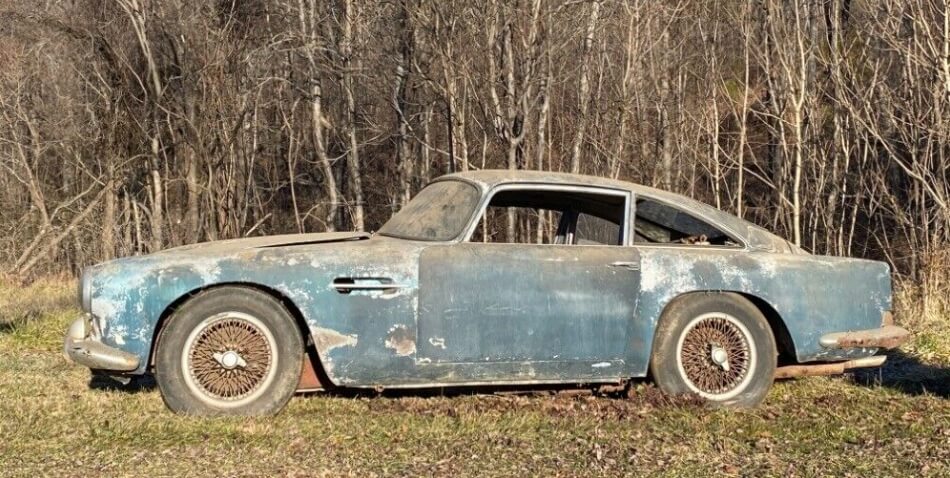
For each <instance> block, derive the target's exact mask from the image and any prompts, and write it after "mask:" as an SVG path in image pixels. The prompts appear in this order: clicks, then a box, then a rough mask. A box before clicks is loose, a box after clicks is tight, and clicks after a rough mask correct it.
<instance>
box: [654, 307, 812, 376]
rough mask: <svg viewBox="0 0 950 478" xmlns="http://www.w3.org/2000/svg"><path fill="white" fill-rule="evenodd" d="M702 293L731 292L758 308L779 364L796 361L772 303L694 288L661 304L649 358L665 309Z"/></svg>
mask: <svg viewBox="0 0 950 478" xmlns="http://www.w3.org/2000/svg"><path fill="white" fill-rule="evenodd" d="M704 294H705V295H708V294H731V295H734V296H736V297H738V298H740V299H743V300H745V301H747V302H749V303H750V304H752V306H754V307H755V308H756V309H758V310H759V312H761V313H762V315H763V316H765V320H766V321H767V322H768V324H769V329H770V330H771V331H772V337H773V338H774V339H775V346H776V349H777V351H778V354H779V356H778V362H779V365H783V364H789V363H797V359H796V352H795V350H796V349H795V342H794V340H793V339H792V335H791V333H790V332H789V331H788V326H787V325H786V324H785V320H784V319H783V318H782V316H781V314H779V312H778V310H776V309H775V307H774V306H773V305H772V304H770V303H769V302H768V301H767V300H765V299H763V298H762V297H759V296H757V295H754V294H750V293H748V292H742V291H734V290H696V291H690V292H684V293H682V294H679V295H677V296H675V297H673V298H672V299H670V300H669V301H668V302H667V303H666V305H664V306H663V309H662V310H661V311H660V315H659V316H658V317H657V326H656V327H655V328H654V331H653V339H652V340H651V342H650V348H651V353H650V357H651V360H652V357H653V353H652V351H653V350H654V349H655V348H656V341H657V337H658V335H659V333H660V322H661V321H662V320H663V315H664V314H666V312H667V310H669V308H670V307H672V306H675V305H676V304H677V303H680V302H682V301H684V300H688V299H689V297H691V296H695V295H704Z"/></svg>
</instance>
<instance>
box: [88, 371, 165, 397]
mask: <svg viewBox="0 0 950 478" xmlns="http://www.w3.org/2000/svg"><path fill="white" fill-rule="evenodd" d="M123 382H124V380H122V379H118V378H115V377H111V376H109V375H106V374H102V373H96V372H93V374H92V376H91V377H90V378H89V388H90V389H92V390H102V391H109V392H124V393H140V392H148V391H151V390H154V389H155V387H156V386H157V385H156V383H155V378H154V377H152V376H151V375H141V376H135V377H128V382H125V383H123Z"/></svg>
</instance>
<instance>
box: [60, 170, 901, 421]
mask: <svg viewBox="0 0 950 478" xmlns="http://www.w3.org/2000/svg"><path fill="white" fill-rule="evenodd" d="M80 297H81V301H82V308H83V310H84V311H85V315H84V316H83V317H82V318H81V319H79V320H77V321H76V322H75V323H74V324H72V326H71V327H70V328H69V330H68V332H67V335H66V338H65V353H66V355H67V356H68V358H70V359H71V360H72V361H74V362H76V363H78V364H81V365H84V366H86V367H88V368H90V369H92V370H93V372H94V373H97V374H106V375H110V376H114V377H126V378H128V377H132V376H136V375H143V374H154V376H155V380H156V382H157V384H158V386H159V389H160V390H161V395H162V397H163V399H164V401H165V403H166V404H167V405H168V407H170V408H171V409H172V410H174V411H178V412H185V413H194V414H269V413H276V412H277V411H279V410H280V409H281V408H282V407H284V405H285V404H286V403H287V402H288V400H289V399H290V398H291V396H292V395H293V394H294V392H295V391H302V390H316V389H329V388H346V387H352V388H369V389H376V390H381V389H387V388H413V387H454V386H465V387H469V386H479V385H485V386H499V385H522V386H527V387H529V388H530V387H531V386H537V385H538V384H584V385H585V386H591V387H598V386H600V387H604V388H607V387H614V389H619V387H621V386H623V385H624V384H626V383H628V381H629V380H630V379H633V378H638V377H648V376H649V377H652V379H653V380H654V381H655V382H656V383H657V384H658V386H659V387H660V388H661V389H662V390H664V391H667V392H670V393H676V394H681V393H691V394H695V395H698V396H700V397H702V398H703V399H705V400H707V401H709V402H711V403H712V404H716V405H721V406H752V405H756V404H758V403H760V402H761V401H762V400H763V399H764V398H765V396H766V394H767V392H768V389H769V388H770V386H771V384H772V382H773V380H774V379H775V378H776V377H787V376H795V375H807V374H823V373H835V372H843V371H845V370H848V369H851V368H858V367H873V366H878V365H880V364H881V363H882V362H883V361H884V356H882V355H877V353H878V351H879V350H880V349H887V348H893V347H896V346H898V345H899V344H900V343H902V342H903V341H904V340H905V339H906V338H907V337H908V332H907V331H906V330H904V329H902V328H900V327H898V326H895V325H894V324H893V322H892V319H891V313H890V309H891V279H890V271H889V268H888V266H887V264H884V263H881V262H874V261H868V260H860V259H849V258H839V257H821V256H815V255H811V254H809V253H807V252H805V251H803V250H802V249H800V248H798V247H796V246H794V245H792V244H790V243H789V242H788V241H785V240H783V239H781V238H779V237H777V236H775V235H773V234H771V233H769V232H767V231H765V230H763V229H761V228H759V227H757V226H754V225H752V224H751V223H749V222H746V221H744V220H742V219H739V218H738V217H735V216H732V215H729V214H726V213H724V212H722V211H719V210H717V209H715V208H713V207H711V206H708V205H705V204H702V203H700V202H697V201H695V200H692V199H689V198H687V197H684V196H680V195H677V194H672V193H669V192H665V191H660V190H656V189H652V188H648V187H645V186H640V185H636V184H631V183H627V182H622V181H616V180H608V179H601V178H595V177H588V176H580V175H570V174H559V173H544V172H526V171H476V172H465V173H459V174H451V175H447V176H443V177H441V178H438V179H437V180H435V181H433V182H432V183H430V184H429V185H428V186H427V187H425V188H424V189H423V190H422V191H421V192H419V194H418V195H417V196H415V198H413V199H412V200H411V201H410V202H409V203H408V204H406V206H405V207H403V208H402V210H400V211H399V212H398V213H396V214H395V215H394V216H393V217H392V218H391V219H390V220H389V221H388V222H387V223H386V224H385V225H383V226H382V227H381V228H380V229H379V231H377V232H376V233H375V234H366V233H361V232H355V233H322V234H299V235H286V236H271V237H255V238H246V239H238V240H225V241H217V242H210V243H205V244H196V245H189V246H183V247H178V248H174V249H169V250H166V251H162V252H160V253H155V254H151V255H147V256H140V257H130V258H125V259H119V260H114V261H111V262H107V263H103V264H99V265H97V266H93V267H89V268H87V269H86V270H85V271H84V273H83V275H82V279H81V284H80Z"/></svg>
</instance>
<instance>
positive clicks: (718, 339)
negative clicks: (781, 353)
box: [650, 293, 777, 407]
mask: <svg viewBox="0 0 950 478" xmlns="http://www.w3.org/2000/svg"><path fill="white" fill-rule="evenodd" d="M776 360H777V354H776V347H775V337H774V336H773V335H772V329H771V328H770V327H769V323H768V321H767V320H766V319H765V316H763V315H762V312H761V311H759V309H758V308H756V307H755V306H754V305H753V304H752V303H750V302H749V301H747V300H746V299H745V298H743V297H742V296H740V295H738V294H733V293H696V294H688V295H685V296H682V297H680V298H677V299H675V300H674V301H673V302H672V303H670V304H669V305H668V306H667V307H666V309H665V310H664V311H663V315H662V317H661V318H660V325H659V327H658V328H657V332H656V336H655V337H654V340H653V354H652V357H651V359H650V373H651V375H652V376H653V380H654V381H655V382H656V384H657V386H658V387H659V388H660V390H663V391H664V392H667V393H670V394H675V395H679V394H696V395H698V396H700V397H701V398H702V399H704V400H705V401H706V402H707V403H709V404H711V405H714V406H722V407H754V406H756V405H758V404H760V403H762V402H763V401H764V400H765V397H766V395H768V392H769V388H770V387H771V386H772V381H773V380H774V376H775V366H776Z"/></svg>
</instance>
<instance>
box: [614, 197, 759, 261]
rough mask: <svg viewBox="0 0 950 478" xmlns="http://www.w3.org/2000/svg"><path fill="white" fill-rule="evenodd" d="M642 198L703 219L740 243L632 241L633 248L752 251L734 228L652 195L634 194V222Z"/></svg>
mask: <svg viewBox="0 0 950 478" xmlns="http://www.w3.org/2000/svg"><path fill="white" fill-rule="evenodd" d="M641 197H642V198H644V199H648V200H650V201H654V202H658V203H660V204H663V205H665V206H668V207H671V208H673V209H676V210H677V211H680V212H684V213H686V214H689V215H690V216H693V217H695V218H699V219H702V220H703V221H704V222H706V223H707V224H709V225H711V226H713V227H716V228H718V229H720V230H721V231H722V232H725V233H726V234H727V235H729V237H730V238H731V239H734V240H736V241H738V242H739V245H738V246H717V245H712V244H710V245H697V244H671V243H643V242H638V243H635V242H633V241H632V240H631V242H630V243H631V245H633V246H635V247H650V248H677V249H678V248H683V247H688V248H690V249H707V250H715V251H746V252H748V251H749V250H750V249H749V245H748V241H746V240H745V239H744V238H743V236H742V235H741V234H737V233H736V232H735V231H734V230H732V228H730V227H727V226H724V225H722V224H720V223H719V222H717V221H715V220H713V219H711V218H710V217H709V216H707V215H705V214H703V213H700V212H694V211H692V210H690V209H687V208H684V207H682V206H679V205H676V204H673V203H672V202H670V201H667V200H665V199H661V198H658V197H656V196H651V195H649V194H640V193H635V194H634V200H633V215H632V216H631V217H632V218H633V222H636V220H637V213H636V208H637V199H639V198H641ZM633 227H634V231H635V230H636V226H635V225H634V226H633ZM632 238H633V233H631V239H632Z"/></svg>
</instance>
